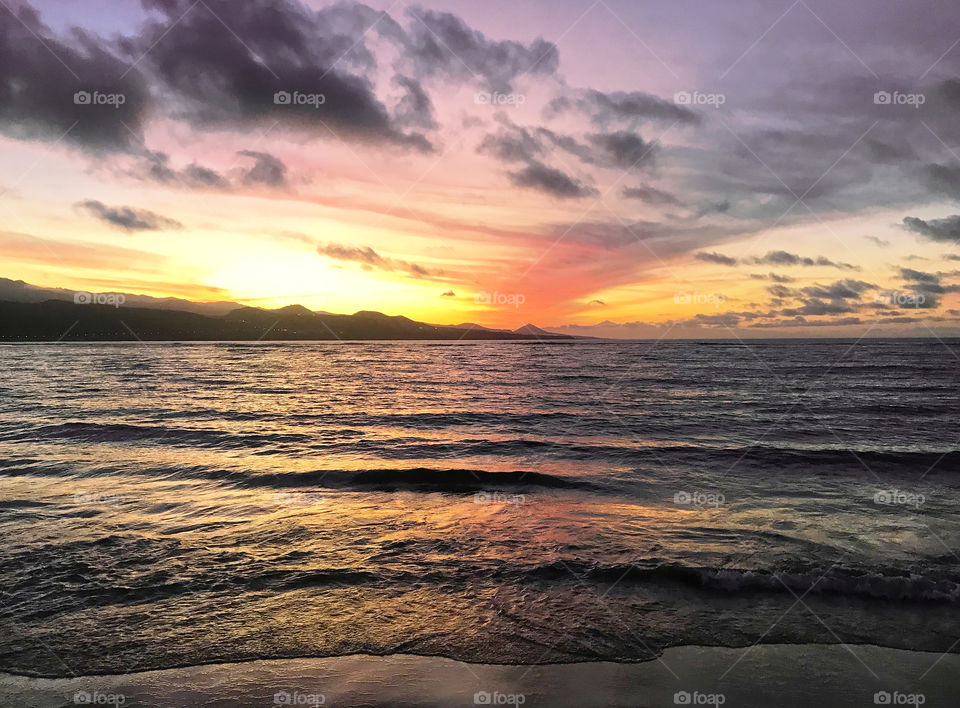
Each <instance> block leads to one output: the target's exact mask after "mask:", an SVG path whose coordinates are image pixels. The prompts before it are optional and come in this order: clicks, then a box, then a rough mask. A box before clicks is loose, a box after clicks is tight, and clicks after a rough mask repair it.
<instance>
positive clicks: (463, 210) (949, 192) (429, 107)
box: [0, 0, 960, 338]
mask: <svg viewBox="0 0 960 708" xmlns="http://www.w3.org/2000/svg"><path fill="white" fill-rule="evenodd" d="M958 113H960V6H958V5H957V4H956V3H955V2H950V1H947V0H926V1H924V0H920V1H919V2H912V3H904V2H902V1H901V0H851V1H850V2H844V3H835V2H826V1H824V0H797V1H796V2H793V3H790V2H788V1H787V0H783V1H782V2H769V1H767V2H759V1H758V2H753V1H751V0H740V1H738V2H726V3H704V2H702V1H700V0H679V1H677V0H663V1H656V2H635V1H630V0H622V1H618V0H597V1H596V2H590V1H588V0H577V1H574V0H552V1H549V2H547V1H543V2H541V1H539V0H530V1H528V2H523V3H517V2H500V1H499V0H490V1H488V2H483V3H477V2H465V1H464V2H461V1H459V0H457V1H454V0H449V1H447V2H430V3H425V4H413V3H408V2H406V0H395V1H391V0H383V1H382V2H370V3H368V4H362V3H354V2H336V3H329V2H315V1H312V0H245V1H244V2H243V3H237V2H230V1H229V0H143V1H142V2H137V1H136V0H129V1H127V0H121V1H120V2H117V1H108V0H83V1H82V2H81V1H80V0H35V1H34V2H32V3H28V2H17V1H13V2H11V1H10V0H5V2H4V3H3V5H2V6H0V149H2V152H3V156H4V159H3V160H2V162H0V217H2V222H0V264H2V268H0V277H5V278H10V279H14V280H23V281H26V282H28V283H31V284H33V285H38V286H44V287H62V288H68V289H76V290H78V291H84V292H87V291H90V292H107V291H116V292H125V293H137V294H145V295H152V296H156V297H166V296H175V297H181V298H187V299H191V300H196V301H222V300H229V301H236V302H240V303H243V304H247V305H253V306H259V307H268V308H273V307H281V306H284V305H289V304H293V303H300V304H303V305H305V306H307V307H309V308H311V309H314V310H321V311H327V312H338V313H350V312H355V311H359V310H378V311H381V312H385V313H387V314H391V315H401V314H402V315H406V316H408V317H411V318H413V319H417V320H421V321H427V322H431V323H437V324H457V323H462V322H476V323H480V324H483V325H486V326H493V327H511V328H512V327H518V326H520V325H523V324H525V323H528V322H532V323H535V324H537V325H539V326H542V327H547V328H550V329H553V330H555V331H560V332H568V333H573V334H589V335H600V336H611V337H643V338H647V337H743V338H747V337H779V336H790V337H817V336H843V337H860V336H940V337H943V336H956V335H958V334H960V243H958V242H960V208H958V205H957V200H958V199H960V121H958V120H957V117H958Z"/></svg>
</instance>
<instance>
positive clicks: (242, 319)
mask: <svg viewBox="0 0 960 708" xmlns="http://www.w3.org/2000/svg"><path fill="white" fill-rule="evenodd" d="M84 295H86V294H84ZM119 295H120V294H119V293H111V294H101V295H98V296H93V297H91V298H86V299H84V298H82V297H81V298H79V301H75V300H77V297H76V293H75V292H74V291H70V290H64V289H60V288H39V287H37V286H33V285H29V284H27V283H24V282H23V281H12V280H7V279H5V278H0V341H5V342H26V341H30V342H50V341H130V340H141V341H260V340H386V339H439V340H460V339H465V340H467V339H470V340H477V339H487V340H489V339H515V340H535V341H539V340H570V339H577V337H573V336H571V335H564V334H555V333H553V332H548V331H546V330H543V329H540V328H539V327H536V326H534V325H532V324H527V325H524V326H523V327H520V328H518V329H516V330H504V329H491V328H488V327H483V326H481V325H477V324H474V323H463V324H460V325H455V326H448V325H433V324H427V323H424V322H417V321H415V320H411V319H410V318H408V317H403V316H390V315H385V314H383V313H380V312H371V311H360V312H356V313H354V314H352V315H337V314H331V313H328V312H314V311H312V310H309V309H307V308H306V307H303V306H302V305H288V306H287V307H281V308H279V309H275V310H269V309H263V308H258V307H245V306H243V305H240V304H238V303H231V302H215V303H195V302H191V301H189V300H181V299H178V298H152V297H149V296H146V295H125V294H124V295H122V298H121V297H118V296H119ZM107 298H112V300H110V301H111V302H117V301H119V302H120V303H122V304H120V305H115V304H95V303H97V302H100V303H102V302H104V301H105V300H106V299H107ZM87 300H92V304H81V303H84V302H86V301H87Z"/></svg>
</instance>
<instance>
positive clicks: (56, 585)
mask: <svg viewBox="0 0 960 708" xmlns="http://www.w3.org/2000/svg"><path fill="white" fill-rule="evenodd" d="M958 356H960V343H958V342H956V341H948V342H940V341H937V340H924V341H916V340H913V341H905V340H898V341H895V340H864V341H860V342H855V341H853V340H850V341H840V340H830V341H795V340H793V341H762V342H756V341H753V342H747V343H742V342H739V341H732V342H617V343H611V342H601V341H582V342H552V343H539V342H462V343H435V342H375V343H374V342H358V343H350V342H347V343H327V342H324V343H269V342H259V343H219V344H209V343H203V344H191V343H185V344H166V343H157V344H136V343H130V344H124V343H117V344H55V345H9V346H0V627H2V631H0V670H4V671H9V672H15V673H24V674H35V675H44V676H73V675H83V674H93V673H123V672H130V671H140V670H145V669H154V668H170V667H178V666H190V665H197V664H207V663H215V662H230V661H239V660H247V659H276V658H290V657H324V656H340V655H348V654H357V653H366V654H375V655H385V654H421V655H436V656H445V657H450V658H453V659H457V660H461V661H470V662H484V663H509V664H542V663H557V662H575V661H601V660H611V661H645V660H650V659H653V658H655V657H656V656H658V655H659V653H660V652H662V651H663V650H664V649H665V648H666V647H670V646H677V645H689V644H699V645H707V646H728V647H743V646H750V645H753V644H755V643H757V642H763V643H769V644H774V643H779V644H792V643H830V644H838V643H847V644H851V645H855V644H875V645H880V646H887V647H896V648H907V649H915V650H927V651H938V652H944V651H948V650H951V651H954V652H957V651H960V649H958V645H957V640H958V638H960V557H958V553H960V551H958V549H960V494H958V491H960V424H958V413H960V358H958Z"/></svg>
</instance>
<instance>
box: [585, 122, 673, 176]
mask: <svg viewBox="0 0 960 708" xmlns="http://www.w3.org/2000/svg"><path fill="white" fill-rule="evenodd" d="M587 140H589V141H590V143H591V144H592V145H593V146H594V147H595V148H596V149H597V150H598V151H599V152H600V153H601V155H602V156H603V162H604V163H605V164H606V165H607V166H610V167H618V168H621V169H630V168H633V167H637V166H639V165H641V164H643V165H646V164H649V163H651V162H653V159H654V151H655V148H656V143H648V142H645V141H644V140H643V138H641V137H640V136H639V135H637V134H636V133H631V132H628V131H625V130H619V131H617V132H615V133H595V134H593V135H588V136H587Z"/></svg>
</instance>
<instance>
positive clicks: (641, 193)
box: [621, 185, 680, 206]
mask: <svg viewBox="0 0 960 708" xmlns="http://www.w3.org/2000/svg"><path fill="white" fill-rule="evenodd" d="M621 194H623V196H624V197H626V198H627V199H639V200H640V201H643V202H646V203H647V204H670V205H674V206H678V205H679V204H680V200H679V199H677V198H676V197H675V196H673V195H672V194H669V193H668V192H664V191H661V190H659V189H656V188H655V187H650V186H647V185H641V186H639V187H624V188H623V191H622V192H621Z"/></svg>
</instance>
